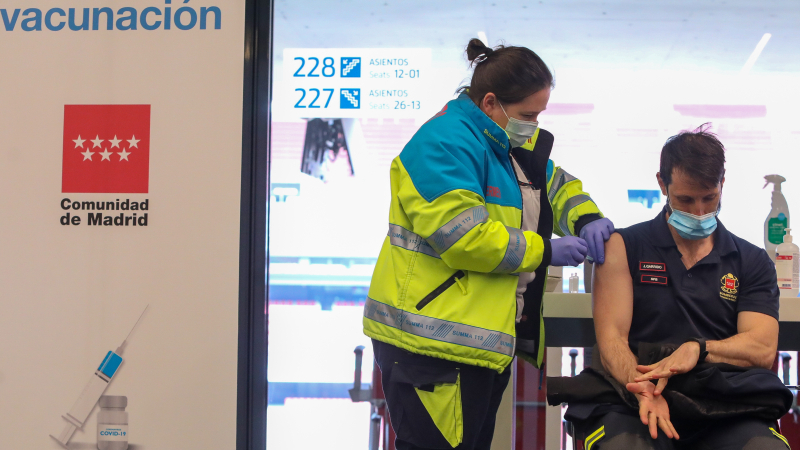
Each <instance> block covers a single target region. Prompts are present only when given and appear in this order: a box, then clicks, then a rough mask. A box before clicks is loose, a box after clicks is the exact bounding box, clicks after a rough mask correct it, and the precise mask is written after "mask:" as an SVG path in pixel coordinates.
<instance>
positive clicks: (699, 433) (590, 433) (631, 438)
mask: <svg viewBox="0 0 800 450" xmlns="http://www.w3.org/2000/svg"><path fill="white" fill-rule="evenodd" d="M673 425H675V429H676V430H677V431H678V434H680V436H681V439H680V440H674V439H669V438H668V437H667V436H666V435H665V434H664V433H663V432H662V431H661V430H660V429H659V430H658V439H653V438H652V437H650V431H649V429H648V428H647V426H645V425H644V424H642V421H641V420H640V419H639V416H638V415H632V414H626V413H621V412H608V413H606V414H603V415H601V416H598V417H593V418H590V419H588V420H586V421H582V422H580V423H576V422H573V426H574V427H575V428H574V432H573V438H575V439H578V440H580V441H582V442H583V443H584V446H583V448H584V449H585V450H683V449H687V450H689V449H690V450H786V449H788V448H789V445H788V443H787V442H786V439H785V438H784V437H783V436H781V435H780V434H778V431H777V428H776V426H775V424H774V423H771V422H768V421H766V420H762V419H755V418H748V417H743V418H734V419H725V420H719V421H709V422H707V423H702V424H694V426H692V429H691V431H689V430H688V429H687V428H686V427H682V426H680V425H679V424H678V423H673Z"/></svg>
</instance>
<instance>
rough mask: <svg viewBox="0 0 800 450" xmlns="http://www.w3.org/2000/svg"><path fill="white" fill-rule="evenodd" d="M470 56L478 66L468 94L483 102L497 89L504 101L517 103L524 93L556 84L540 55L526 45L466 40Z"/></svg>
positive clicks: (527, 93)
mask: <svg viewBox="0 0 800 450" xmlns="http://www.w3.org/2000/svg"><path fill="white" fill-rule="evenodd" d="M466 51H467V59H469V61H470V65H471V66H474V67H475V69H474V71H473V73H472V81H471V82H470V85H469V86H463V87H461V88H460V89H459V91H464V90H467V95H469V98H470V99H472V101H473V102H475V104H476V105H480V103H481V101H482V100H483V97H485V96H486V94H488V93H489V92H492V93H494V95H496V96H497V99H498V100H500V102H501V103H506V104H508V103H518V102H521V101H522V100H524V99H525V97H527V96H529V95H531V94H533V93H535V92H538V91H540V90H542V89H545V88H552V87H553V74H552V73H550V69H548V68H547V64H545V63H544V61H542V58H539V55H537V54H536V53H534V52H533V51H531V50H530V49H528V48H525V47H512V46H508V47H506V46H503V45H499V46H497V47H495V48H489V47H487V46H486V45H485V44H484V43H483V42H481V40H480V39H472V40H470V41H469V44H467V50H466Z"/></svg>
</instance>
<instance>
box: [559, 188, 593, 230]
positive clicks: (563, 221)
mask: <svg viewBox="0 0 800 450" xmlns="http://www.w3.org/2000/svg"><path fill="white" fill-rule="evenodd" d="M591 201H593V200H592V198H591V197H589V196H588V195H584V194H579V195H576V196H574V197H570V198H568V199H567V201H566V202H564V207H563V208H562V209H561V217H560V218H559V219H558V228H561V231H562V232H563V233H564V235H566V236H572V232H570V231H569V212H570V211H572V208H575V207H576V206H578V205H581V204H583V203H586V202H591Z"/></svg>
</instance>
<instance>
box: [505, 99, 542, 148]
mask: <svg viewBox="0 0 800 450" xmlns="http://www.w3.org/2000/svg"><path fill="white" fill-rule="evenodd" d="M498 103H500V102H498ZM500 109H502V110H503V114H505V115H506V118H508V125H506V128H505V130H506V134H508V140H509V142H511V147H521V146H522V144H524V143H525V142H526V141H527V140H528V139H530V138H532V137H533V135H534V134H536V129H537V128H539V122H534V121H527V120H519V119H517V118H514V117H509V116H508V113H507V112H506V109H505V108H503V104H502V103H500Z"/></svg>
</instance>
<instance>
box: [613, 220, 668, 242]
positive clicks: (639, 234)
mask: <svg viewBox="0 0 800 450" xmlns="http://www.w3.org/2000/svg"><path fill="white" fill-rule="evenodd" d="M656 219H658V217H656V218H655V219H650V220H646V221H644V222H639V223H637V224H634V225H631V226H629V227H625V228H618V229H617V232H618V233H619V234H620V235H621V236H622V239H623V240H624V241H625V243H626V244H629V243H631V242H632V241H634V240H636V241H640V240H643V239H644V240H649V239H650V238H651V237H652V236H653V221H654V220H656Z"/></svg>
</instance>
